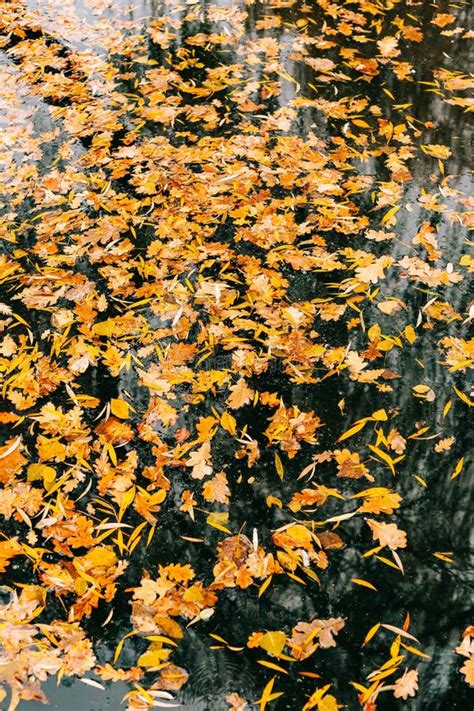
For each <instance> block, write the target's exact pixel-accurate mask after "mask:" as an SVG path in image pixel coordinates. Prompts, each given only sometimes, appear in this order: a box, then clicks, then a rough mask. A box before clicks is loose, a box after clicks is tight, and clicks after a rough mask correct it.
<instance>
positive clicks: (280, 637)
mask: <svg viewBox="0 0 474 711" xmlns="http://www.w3.org/2000/svg"><path fill="white" fill-rule="evenodd" d="M285 644H286V634H285V633H284V632H281V631H279V630H277V631H275V632H265V634H264V635H263V637H262V639H261V640H260V643H259V645H260V647H261V648H262V649H264V650H265V651H266V652H268V654H271V655H273V656H274V657H279V656H280V654H281V652H282V650H283V647H284V646H285Z"/></svg>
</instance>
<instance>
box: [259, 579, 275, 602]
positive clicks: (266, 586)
mask: <svg viewBox="0 0 474 711" xmlns="http://www.w3.org/2000/svg"><path fill="white" fill-rule="evenodd" d="M272 578H273V575H269V576H268V578H267V579H266V580H265V582H264V583H262V585H261V586H260V588H259V591H258V596H259V597H262V595H263V593H264V592H265V590H266V589H267V588H268V586H269V585H270V583H271V582H272Z"/></svg>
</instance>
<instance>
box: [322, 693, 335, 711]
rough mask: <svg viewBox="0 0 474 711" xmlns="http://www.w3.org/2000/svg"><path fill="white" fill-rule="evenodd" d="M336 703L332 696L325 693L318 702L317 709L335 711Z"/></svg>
mask: <svg viewBox="0 0 474 711" xmlns="http://www.w3.org/2000/svg"><path fill="white" fill-rule="evenodd" d="M337 709H338V705H337V701H336V699H335V697H334V696H332V695H331V694H326V696H323V698H322V699H321V701H319V702H318V711H337Z"/></svg>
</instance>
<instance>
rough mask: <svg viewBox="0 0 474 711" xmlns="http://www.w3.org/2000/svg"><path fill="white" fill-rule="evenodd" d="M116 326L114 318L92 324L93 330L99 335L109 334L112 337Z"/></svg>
mask: <svg viewBox="0 0 474 711" xmlns="http://www.w3.org/2000/svg"><path fill="white" fill-rule="evenodd" d="M114 328H115V322H114V320H113V319H111V318H108V319H107V320H106V321H100V322H99V323H95V324H94V325H93V326H92V331H93V332H94V333H95V334H96V335H97V336H107V338H108V337H110V336H111V335H112V334H113V332H114Z"/></svg>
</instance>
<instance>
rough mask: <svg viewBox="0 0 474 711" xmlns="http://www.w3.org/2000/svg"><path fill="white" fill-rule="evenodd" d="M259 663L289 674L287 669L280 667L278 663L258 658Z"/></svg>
mask: <svg viewBox="0 0 474 711" xmlns="http://www.w3.org/2000/svg"><path fill="white" fill-rule="evenodd" d="M257 664H261V665H262V667H267V668H268V669H273V671H276V672H280V673H282V674H288V672H287V671H286V669H283V667H279V666H278V664H272V662H266V661H265V660H264V659H257Z"/></svg>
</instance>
